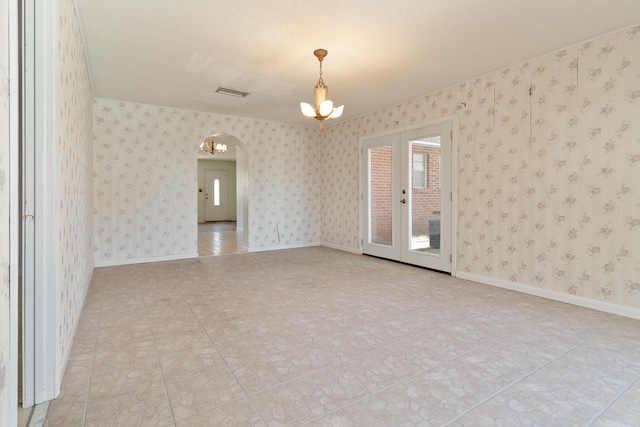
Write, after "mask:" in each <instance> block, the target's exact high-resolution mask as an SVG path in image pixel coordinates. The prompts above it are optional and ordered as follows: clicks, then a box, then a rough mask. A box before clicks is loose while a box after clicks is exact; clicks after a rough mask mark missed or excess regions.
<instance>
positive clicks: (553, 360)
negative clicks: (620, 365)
mask: <svg viewBox="0 0 640 427" xmlns="http://www.w3.org/2000/svg"><path fill="white" fill-rule="evenodd" d="M600 332H601V331H598V332H595V333H593V334H592V335H590V336H589V337H587V338H585V339H584V340H582V341H580V342H578V343H577V344H575V345H574V346H572V347H569V348H568V349H567V350H565V351H563V352H562V353H560V354H559V355H558V356H556V357H555V358H552V359H549V360H548V361H547V362H545V363H543V364H542V365H540V366H539V367H537V368H536V369H534V370H533V371H531V372H529V373H528V374H526V375H524V376H522V377H520V378H518V379H517V380H514V381H512V382H510V383H509V384H507V385H506V386H504V387H502V388H501V389H500V390H498V391H496V392H494V393H492V394H491V395H489V396H488V397H486V398H485V399H484V400H482V401H481V402H478V403H476V404H475V405H473V406H472V407H471V408H469V409H467V410H466V411H465V412H463V413H462V414H460V415H458V416H456V417H454V418H452V419H451V420H449V421H447V422H446V423H445V424H444V425H443V427H444V426H448V425H451V423H453V422H455V421H456V420H458V419H460V418H462V417H464V416H465V415H467V414H468V413H470V412H471V411H473V410H475V409H477V408H478V407H480V406H482V405H484V404H485V403H487V402H488V401H490V400H491V399H493V398H494V397H496V396H498V395H499V394H501V393H503V392H504V391H505V390H507V389H509V388H511V387H513V386H514V385H516V384H517V383H519V382H520V381H522V380H524V379H526V378H529V377H530V376H531V375H533V374H535V373H536V372H539V371H540V370H541V369H543V368H545V367H546V366H548V365H550V364H551V363H553V362H555V361H557V360H559V359H560V358H561V357H563V356H564V355H565V354H567V353H569V352H571V351H573V350H575V349H576V348H578V347H580V346H581V345H583V344H584V343H586V342H588V341H590V340H592V339H593V338H594V337H595V336H596V335H598V334H599V333H600Z"/></svg>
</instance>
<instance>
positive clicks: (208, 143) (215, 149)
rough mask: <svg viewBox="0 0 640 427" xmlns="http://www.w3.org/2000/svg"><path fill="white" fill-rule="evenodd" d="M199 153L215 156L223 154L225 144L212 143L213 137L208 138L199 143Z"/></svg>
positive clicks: (225, 147)
mask: <svg viewBox="0 0 640 427" xmlns="http://www.w3.org/2000/svg"><path fill="white" fill-rule="evenodd" d="M200 152H201V153H202V154H209V155H212V156H215V155H216V154H224V153H226V152H227V144H222V143H220V142H214V141H213V135H211V136H208V137H207V138H205V139H204V141H202V142H201V143H200Z"/></svg>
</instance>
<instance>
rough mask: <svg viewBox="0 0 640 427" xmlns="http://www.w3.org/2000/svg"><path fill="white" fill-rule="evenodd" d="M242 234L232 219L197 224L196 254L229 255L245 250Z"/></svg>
mask: <svg viewBox="0 0 640 427" xmlns="http://www.w3.org/2000/svg"><path fill="white" fill-rule="evenodd" d="M243 242H244V235H243V233H242V231H241V230H236V223H235V222H233V221H217V222H205V223H201V224H198V254H199V255H200V256H211V255H229V254H237V253H245V252H247V247H246V246H245V245H244V243H243Z"/></svg>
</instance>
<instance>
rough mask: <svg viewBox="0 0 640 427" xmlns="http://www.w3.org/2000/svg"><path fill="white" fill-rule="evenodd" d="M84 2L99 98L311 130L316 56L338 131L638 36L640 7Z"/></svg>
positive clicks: (536, 1)
mask: <svg viewBox="0 0 640 427" xmlns="http://www.w3.org/2000/svg"><path fill="white" fill-rule="evenodd" d="M76 2H77V6H78V9H79V12H80V21H81V25H82V27H83V33H84V37H85V41H86V47H87V53H88V58H89V64H90V72H91V76H92V80H93V85H94V90H95V95H96V96H98V97H104V98H114V99H120V100H126V101H134V102H141V103H148V104H157V105H164V106H171V107H177V108H186V109H192V110H199V111H208V112H215V113H224V114H230V115H238V116H244V117H254V118H259V119H266V120H274V121H279V122H285V123H298V124H307V125H311V126H315V125H316V124H317V123H316V121H315V120H310V119H305V118H303V117H302V114H301V113H300V107H299V104H300V101H306V102H309V103H313V85H314V84H315V83H316V81H317V80H318V60H317V59H316V58H315V57H314V56H313V50H314V49H317V48H324V49H327V50H328V51H329V55H328V56H327V58H326V59H325V60H324V62H323V69H324V80H325V83H326V84H327V85H328V86H329V88H330V93H329V98H330V99H332V100H333V101H334V102H335V103H336V105H340V104H344V105H345V110H344V114H343V116H342V117H341V118H340V119H337V120H333V119H332V121H334V122H338V121H341V120H344V119H348V118H352V117H356V116H360V115H362V114H365V113H368V112H370V111H373V110H376V109H379V108H382V107H385V106H388V105H392V104H394V103H397V102H400V101H404V100H408V99H411V98H413V97H416V96H419V95H424V94H428V93H431V92H433V91H436V90H439V89H443V88H445V87H449V86H452V85H454V84H457V83H460V82H462V81H464V80H467V79H469V78H472V77H475V76H480V75H483V74H486V73H488V72H491V71H494V70H498V69H501V68H504V67H506V66H509V65H512V64H516V63H518V62H521V61H524V60H527V59H530V58H533V57H536V56H539V55H542V54H545V53H548V52H551V51H554V50H556V49H559V48H563V47H565V46H568V45H571V44H574V43H577V42H579V41H582V40H585V39H588V38H590V37H593V36H596V35H600V34H603V33H606V32H609V31H612V30H615V29H619V28H622V27H626V26H629V25H632V24H636V23H639V22H640V0H315V1H308V0H259V1H258V0H219V1H214V0H108V1H105V0H76ZM219 86H224V87H228V88H232V89H239V90H243V91H247V92H250V93H251V94H250V95H249V96H247V97H246V98H234V97H230V96H225V95H220V94H217V93H215V90H216V89H217V88H218V87H219ZM330 124H331V121H329V122H328V123H326V125H327V126H329V125H330Z"/></svg>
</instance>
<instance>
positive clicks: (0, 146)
mask: <svg viewBox="0 0 640 427" xmlns="http://www.w3.org/2000/svg"><path fill="white" fill-rule="evenodd" d="M8 28H9V4H8V3H7V1H6V0H0V236H3V237H2V238H1V239H0V425H5V424H8V423H9V416H10V414H11V413H15V410H14V409H13V408H10V405H11V402H12V399H11V397H10V394H9V393H13V392H15V391H14V390H11V389H10V387H9V369H10V361H9V356H10V352H11V347H10V342H9V334H10V332H11V317H10V311H9V239H8V238H7V236H9V182H8V181H9V31H8Z"/></svg>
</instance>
